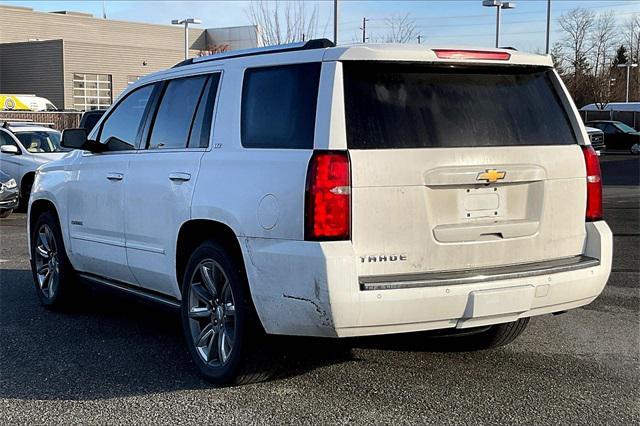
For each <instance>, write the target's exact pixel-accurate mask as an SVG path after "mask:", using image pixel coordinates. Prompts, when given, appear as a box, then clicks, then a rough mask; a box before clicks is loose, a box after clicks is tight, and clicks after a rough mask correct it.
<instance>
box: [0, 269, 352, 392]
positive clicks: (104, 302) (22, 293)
mask: <svg viewBox="0 0 640 426" xmlns="http://www.w3.org/2000/svg"><path fill="white" fill-rule="evenodd" d="M0 342H2V343H1V344H2V346H1V348H0V398H8V399H12V398H14V399H37V400H61V399H65V400H68V399H72V400H74V399H75V400H95V399H105V398H113V397H118V396H131V395H140V394H150V393H162V392H169V391H175V390H182V389H206V388H211V389H214V388H215V387H214V386H213V385H212V384H211V383H209V382H207V381H205V380H203V379H201V377H200V376H199V375H198V373H197V370H196V367H195V365H194V364H193V363H192V361H191V359H190V356H189V353H188V352H187V349H186V346H185V345H184V342H183V337H182V330H181V327H180V316H179V312H177V311H176V310H170V309H167V308H161V307H158V306H157V305H153V304H150V303H146V302H142V301H139V300H137V299H132V298H130V297H128V296H124V295H121V294H119V293H115V292H113V291H110V290H106V289H100V288H93V287H91V289H90V292H89V294H88V296H87V297H85V298H83V303H82V305H81V306H79V307H78V308H75V309H74V310H73V311H71V312H65V313H62V312H51V311H48V310H46V309H44V308H43V307H41V306H40V305H39V303H38V301H37V298H36V295H35V290H34V288H33V284H32V281H31V272H30V271H27V270H17V269H3V270H0ZM269 343H270V344H273V345H276V347H277V350H276V351H270V352H269V357H270V358H269V359H268V362H269V363H270V365H271V367H273V368H275V370H276V371H277V373H276V374H275V376H274V377H273V378H272V379H271V380H280V379H283V378H287V377H292V376H297V375H301V374H305V373H307V372H309V371H311V370H314V369H317V368H320V367H323V366H327V365H332V364H339V363H342V362H348V361H351V360H353V356H352V354H351V350H350V348H349V347H347V346H345V345H343V344H341V343H340V342H337V341H335V340H332V341H327V340H326V339H303V338H283V337H276V338H273V339H269Z"/></svg>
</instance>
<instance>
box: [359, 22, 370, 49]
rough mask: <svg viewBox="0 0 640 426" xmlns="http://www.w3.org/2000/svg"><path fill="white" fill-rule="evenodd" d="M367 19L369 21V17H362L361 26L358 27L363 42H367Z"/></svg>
mask: <svg viewBox="0 0 640 426" xmlns="http://www.w3.org/2000/svg"><path fill="white" fill-rule="evenodd" d="M367 21H369V19H367V18H362V28H360V29H361V30H362V42H363V43H366V42H367Z"/></svg>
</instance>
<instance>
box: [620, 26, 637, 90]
mask: <svg viewBox="0 0 640 426" xmlns="http://www.w3.org/2000/svg"><path fill="white" fill-rule="evenodd" d="M623 40H624V44H625V45H626V46H627V48H628V49H627V50H628V52H629V59H628V60H629V61H631V62H632V63H636V64H637V63H639V62H640V14H634V15H633V16H632V17H631V18H629V20H628V21H627V22H626V23H625V25H624V29H623ZM633 73H634V74H635V77H632V78H631V79H630V86H631V87H630V88H629V93H630V95H631V97H632V98H633V99H635V100H640V71H638V68H634V72H633Z"/></svg>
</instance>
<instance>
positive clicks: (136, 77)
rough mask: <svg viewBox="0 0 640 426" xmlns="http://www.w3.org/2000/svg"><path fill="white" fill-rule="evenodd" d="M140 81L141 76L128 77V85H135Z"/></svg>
mask: <svg viewBox="0 0 640 426" xmlns="http://www.w3.org/2000/svg"><path fill="white" fill-rule="evenodd" d="M138 80H140V76H139V75H128V76H127V85H129V84H133V83H135V82H136V81H138Z"/></svg>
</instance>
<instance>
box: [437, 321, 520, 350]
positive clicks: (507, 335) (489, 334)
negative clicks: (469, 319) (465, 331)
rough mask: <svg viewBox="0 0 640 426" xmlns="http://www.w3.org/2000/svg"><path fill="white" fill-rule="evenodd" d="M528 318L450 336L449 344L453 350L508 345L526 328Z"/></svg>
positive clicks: (481, 348) (482, 348)
mask: <svg viewBox="0 0 640 426" xmlns="http://www.w3.org/2000/svg"><path fill="white" fill-rule="evenodd" d="M528 324H529V318H522V319H519V320H517V321H514V322H508V323H505V324H496V325H492V326H490V327H488V328H485V329H483V330H482V331H480V332H478V333H473V334H469V335H465V336H463V337H452V338H451V339H452V341H451V342H450V343H451V346H452V348H453V349H454V350H462V351H474V350H484V349H492V348H497V347H500V346H505V345H508V344H509V343H511V342H513V341H514V340H515V339H516V338H517V337H518V336H520V335H521V334H522V332H523V331H524V330H525V329H526V328H527V325H528Z"/></svg>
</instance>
